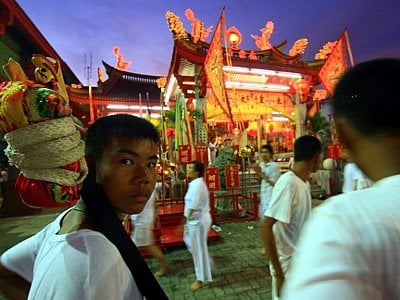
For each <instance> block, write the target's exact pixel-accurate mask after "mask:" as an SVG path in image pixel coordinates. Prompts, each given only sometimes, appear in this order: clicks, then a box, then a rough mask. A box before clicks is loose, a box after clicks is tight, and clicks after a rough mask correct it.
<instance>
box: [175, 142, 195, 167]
mask: <svg viewBox="0 0 400 300" xmlns="http://www.w3.org/2000/svg"><path fill="white" fill-rule="evenodd" d="M178 161H179V164H180V165H187V164H190V162H191V161H192V154H191V150H190V146H189V145H179V148H178Z"/></svg>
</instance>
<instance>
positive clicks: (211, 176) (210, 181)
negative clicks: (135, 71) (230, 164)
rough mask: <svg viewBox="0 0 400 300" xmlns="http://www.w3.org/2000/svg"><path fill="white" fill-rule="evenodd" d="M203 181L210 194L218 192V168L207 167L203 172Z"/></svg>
mask: <svg viewBox="0 0 400 300" xmlns="http://www.w3.org/2000/svg"><path fill="white" fill-rule="evenodd" d="M205 180H206V184H207V187H208V190H209V191H210V192H215V191H218V190H219V175H218V168H216V167H209V168H206V171H205Z"/></svg>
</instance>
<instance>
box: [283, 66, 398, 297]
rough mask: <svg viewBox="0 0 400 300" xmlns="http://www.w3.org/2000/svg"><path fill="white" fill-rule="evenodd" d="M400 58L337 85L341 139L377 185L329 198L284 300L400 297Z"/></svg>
mask: <svg viewBox="0 0 400 300" xmlns="http://www.w3.org/2000/svg"><path fill="white" fill-rule="evenodd" d="M399 111H400V60H399V59H376V60H371V61H367V62H364V63H360V64H358V65H356V66H354V67H353V68H351V69H350V70H348V71H347V72H346V73H345V74H344V75H343V76H342V77H341V78H340V80H339V82H338V84H337V86H336V88H335V91H334V95H333V116H334V120H335V124H336V129H337V133H338V136H339V140H340V142H341V143H342V144H343V145H344V147H345V148H346V149H349V151H351V156H352V158H353V159H354V162H355V163H356V164H357V166H358V167H359V168H360V169H361V170H362V172H363V173H365V175H366V176H368V178H371V180H373V181H374V182H375V183H374V184H373V185H372V186H371V187H369V188H367V189H363V190H358V191H354V192H351V193H346V194H340V195H337V196H334V197H331V198H330V199H327V200H326V201H325V203H324V204H322V205H320V206H319V207H318V208H316V209H315V211H314V212H313V215H312V217H311V218H310V220H309V222H307V224H306V226H305V227H304V230H303V232H302V235H301V237H300V241H299V247H298V252H297V255H296V256H295V257H294V260H293V265H292V272H291V276H290V277H289V278H288V280H287V285H286V286H285V288H284V291H283V294H284V295H283V298H284V299H296V300H298V299H323V300H330V299H334V300H337V299H360V300H361V299H363V300H369V299H370V300H375V299H400V281H399V277H400V268H399V265H400V223H399V220H400V155H399V149H400V118H399V116H398V114H399Z"/></svg>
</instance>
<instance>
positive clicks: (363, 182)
mask: <svg viewBox="0 0 400 300" xmlns="http://www.w3.org/2000/svg"><path fill="white" fill-rule="evenodd" d="M342 157H343V158H344V159H345V160H346V165H345V166H344V170H343V187H342V192H343V193H348V192H351V191H357V190H362V189H365V188H367V187H370V186H371V185H372V184H373V182H372V181H371V180H370V179H369V178H367V176H365V174H364V173H363V172H362V171H361V170H360V169H359V168H358V167H357V165H356V164H355V163H354V162H353V159H352V158H351V156H350V153H349V151H348V150H347V149H343V150H342Z"/></svg>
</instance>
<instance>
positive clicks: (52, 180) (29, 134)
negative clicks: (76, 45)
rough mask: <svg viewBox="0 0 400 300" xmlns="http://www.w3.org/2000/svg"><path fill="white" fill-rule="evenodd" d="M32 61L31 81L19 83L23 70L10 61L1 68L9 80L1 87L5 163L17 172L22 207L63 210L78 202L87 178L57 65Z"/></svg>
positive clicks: (80, 143) (47, 60) (38, 57)
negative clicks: (6, 160)
mask: <svg viewBox="0 0 400 300" xmlns="http://www.w3.org/2000/svg"><path fill="white" fill-rule="evenodd" d="M32 62H33V63H34V65H35V66H36V69H35V77H36V82H34V81H30V80H24V79H26V78H27V77H26V75H23V74H24V71H23V70H22V69H21V67H20V65H19V64H18V63H16V62H15V61H14V60H12V59H10V60H9V62H8V65H7V66H6V67H5V70H6V72H7V73H8V75H9V78H10V80H11V81H6V82H3V83H2V84H1V85H0V130H1V132H2V133H3V134H4V139H5V140H6V141H7V143H8V147H7V149H6V150H5V152H6V155H7V157H8V159H9V163H10V164H11V165H14V166H16V167H17V168H18V169H20V174H19V175H18V178H17V180H16V191H17V193H18V194H19V195H20V196H21V198H22V200H23V201H24V202H25V203H26V204H27V205H29V206H35V207H68V206H71V205H73V204H74V203H75V202H76V201H77V200H78V199H79V185H80V184H81V183H82V182H83V179H84V178H85V177H86V175H87V167H86V162H85V159H84V150H83V141H82V140H81V138H80V133H79V131H78V130H77V129H76V126H75V122H74V120H73V118H72V115H71V109H70V107H69V102H68V98H67V95H68V94H67V92H66V88H65V84H64V80H63V78H62V73H61V66H60V63H59V61H57V60H55V59H53V58H49V57H44V56H43V55H34V57H33V58H32ZM21 79H22V81H21ZM45 84H50V85H51V88H49V87H47V86H46V85H45Z"/></svg>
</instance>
